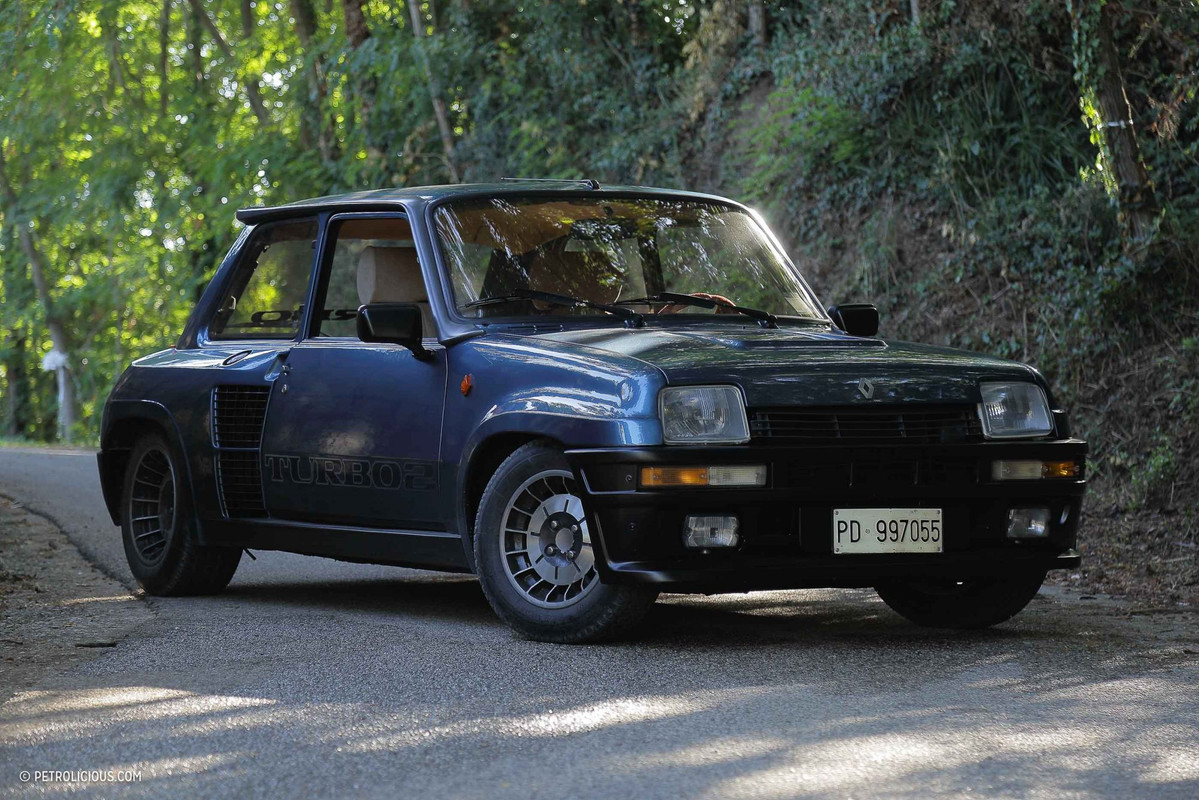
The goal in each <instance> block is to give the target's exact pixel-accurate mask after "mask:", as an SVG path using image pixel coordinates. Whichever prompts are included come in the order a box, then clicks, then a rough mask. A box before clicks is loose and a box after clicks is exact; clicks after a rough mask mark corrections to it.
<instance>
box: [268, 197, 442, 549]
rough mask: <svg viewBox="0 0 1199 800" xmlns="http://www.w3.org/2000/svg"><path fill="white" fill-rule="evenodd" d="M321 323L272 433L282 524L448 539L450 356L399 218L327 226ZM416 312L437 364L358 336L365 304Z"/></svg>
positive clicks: (360, 218) (297, 362)
mask: <svg viewBox="0 0 1199 800" xmlns="http://www.w3.org/2000/svg"><path fill="white" fill-rule="evenodd" d="M327 226H328V227H327V232H326V236H325V238H324V246H323V248H322V250H323V252H322V253H321V257H320V260H321V270H320V277H319V280H318V281H317V284H316V286H315V288H314V292H313V303H312V307H313V309H314V311H315V313H314V314H313V315H312V321H311V323H310V324H309V325H308V329H307V331H306V334H307V335H305V336H304V337H303V338H302V339H301V340H300V341H299V343H298V344H297V345H296V346H295V347H294V348H293V349H292V351H291V354H290V355H289V356H288V358H287V363H286V365H285V366H284V368H283V370H284V372H283V374H282V375H281V376H280V379H279V380H278V381H276V382H275V385H274V388H273V390H272V396H271V402H270V408H269V411H268V413H267V419H266V426H265V429H264V433H263V471H264V475H263V484H264V487H265V492H266V503H267V508H268V509H269V512H270V514H271V516H272V517H274V518H277V519H284V520H292V521H296V522H309V523H324V524H328V525H349V526H354V527H365V528H386V529H399V530H432V531H436V530H442V529H443V527H444V526H443V523H442V521H441V518H440V514H439V508H440V502H439V499H440V497H439V492H440V487H439V485H438V474H439V470H438V467H439V464H438V459H439V455H440V454H439V448H440V441H441V421H442V412H443V408H444V402H445V386H446V356H445V349H444V348H443V347H441V346H440V345H439V344H437V341H436V338H435V336H434V326H433V320H432V317H431V316H430V312H429V305H428V297H427V294H426V289H425V282H424V278H423V276H422V274H421V267H420V263H419V261H418V259H417V257H416V250H415V247H414V242H413V237H412V231H411V228H410V226H409V224H408V221H407V219H406V218H405V217H404V216H402V215H398V214H342V215H337V216H334V217H333V218H331V219H330V220H329V222H328V223H327ZM374 302H400V303H415V304H417V305H418V306H420V308H421V310H422V314H423V318H424V322H425V346H426V348H428V349H429V350H430V351H432V357H431V358H429V359H427V360H418V359H417V358H415V357H414V355H413V354H412V352H411V351H410V350H408V349H406V348H404V347H402V346H400V345H396V344H379V343H372V344H366V343H364V342H362V341H360V340H359V339H358V337H357V326H356V316H357V309H358V307H359V306H360V305H365V304H368V303H374Z"/></svg>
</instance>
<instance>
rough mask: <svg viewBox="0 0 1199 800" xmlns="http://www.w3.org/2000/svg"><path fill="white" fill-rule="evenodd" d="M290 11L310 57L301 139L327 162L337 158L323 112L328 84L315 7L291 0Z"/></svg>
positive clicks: (308, 1) (306, 0)
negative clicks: (319, 48) (318, 42)
mask: <svg viewBox="0 0 1199 800" xmlns="http://www.w3.org/2000/svg"><path fill="white" fill-rule="evenodd" d="M291 14H292V16H293V17H295V18H296V37H297V38H298V39H299V40H300V45H301V46H302V47H303V48H304V51H305V54H306V57H308V58H311V59H312V64H311V66H310V67H309V69H308V102H307V103H305V105H304V108H303V109H301V111H300V140H301V142H302V143H304V144H305V146H308V147H311V146H313V145H315V146H316V150H317V152H318V153H320V156H321V161H323V162H324V163H325V164H330V163H332V162H333V161H335V160H337V136H336V132H335V131H334V130H333V129H332V127H331V125H330V120H329V116H328V114H327V113H326V112H325V100H326V99H327V98H328V95H329V85H328V81H326V80H325V70H324V66H323V65H322V63H321V60H320V57H319V56H318V55H317V54H316V46H315V45H316V9H315V8H313V6H312V0H291Z"/></svg>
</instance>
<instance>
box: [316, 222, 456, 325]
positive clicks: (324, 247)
mask: <svg viewBox="0 0 1199 800" xmlns="http://www.w3.org/2000/svg"><path fill="white" fill-rule="evenodd" d="M323 216H324V220H323V221H322V223H321V233H320V238H319V239H318V245H317V250H318V254H317V255H318V260H317V267H316V273H315V275H314V280H313V281H312V292H311V296H310V297H309V303H308V307H309V310H310V312H311V311H313V310H315V309H316V307H317V300H318V299H319V300H320V305H321V306H322V307H323V306H324V303H325V298H326V297H327V296H328V293H329V280H330V279H331V278H332V277H333V276H332V269H333V248H334V247H335V246H336V238H335V237H334V236H333V234H332V232H333V228H334V226H335V225H340V224H341V223H342V222H346V221H349V220H360V219H402V220H405V221H406V222H407V223H408V228H409V231H410V232H411V234H412V243H413V246H414V247H416V251H417V253H416V258H417V263H418V264H420V269H421V280H423V281H424V282H425V292H426V294H432V293H431V292H430V289H429V276H428V274H427V271H426V268H425V264H424V259H422V258H421V255H420V247H419V243H418V242H417V241H416V237H417V235H418V232H417V231H416V229H415V227H413V224H412V216H411V215H410V214H409V213H408V212H407V211H405V210H399V209H397V210H389V211H335V212H331V213H329V214H325V215H323ZM322 310H323V308H322ZM430 316H432V318H433V326H434V330H436V329H437V315H436V314H433V313H432V303H430ZM319 323H320V320H319V319H318V318H317V316H316V314H314V313H309V314H308V319H307V320H306V324H305V325H304V327H303V328H302V329H301V333H302V334H303V335H302V336H301V337H300V339H299V341H300V342H304V343H308V344H313V343H316V344H322V343H328V344H333V343H337V342H357V341H359V339H358V337H357V336H319V335H318V334H319V333H320V325H319ZM437 338H438V337H437V335H436V334H435V335H433V336H425V337H424V341H425V342H429V341H430V340H433V341H436V340H437Z"/></svg>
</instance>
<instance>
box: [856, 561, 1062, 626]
mask: <svg viewBox="0 0 1199 800" xmlns="http://www.w3.org/2000/svg"><path fill="white" fill-rule="evenodd" d="M1044 581H1045V573H1043V572H1037V573H1032V574H1024V575H1012V576H1005V577H1001V578H972V579H969V580H962V581H951V580H944V581H938V580H919V581H893V582H890V583H885V584H879V585H878V586H876V587H875V591H876V592H878V596H879V597H881V598H882V599H883V602H884V603H886V604H887V605H888V606H890V607H891V610H893V611H895V612H896V613H898V614H900V615H902V616H904V617H907V618H908V619H909V620H911V621H912V622H914V623H916V624H917V625H924V626H926V627H929V628H961V629H969V628H988V627H990V626H992V625H998V624H999V623H1001V622H1004V621H1006V620H1009V619H1011V618H1012V617H1014V616H1016V615H1017V614H1019V613H1020V612H1021V611H1022V610H1024V607H1025V606H1027V605H1028V604H1029V602H1030V601H1031V600H1032V599H1033V597H1035V596H1036V594H1037V590H1038V589H1040V588H1041V584H1042V583H1044Z"/></svg>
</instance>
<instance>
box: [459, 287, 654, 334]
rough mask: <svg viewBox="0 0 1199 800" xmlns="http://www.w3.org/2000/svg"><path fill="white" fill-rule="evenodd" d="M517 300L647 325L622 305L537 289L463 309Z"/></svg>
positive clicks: (473, 303) (482, 300) (486, 299)
mask: <svg viewBox="0 0 1199 800" xmlns="http://www.w3.org/2000/svg"><path fill="white" fill-rule="evenodd" d="M517 300H540V301H541V302H543V303H552V304H553V305H557V306H567V307H569V308H579V307H583V308H594V309H595V310H597V311H607V312H608V313H609V314H615V315H617V316H618V317H624V318H625V319H626V320H628V321H630V322H632V323H633V324H634V325H635V326H636V327H638V328H640V327H641V326H642V325H644V324H645V318H644V317H642V316H641V314H638V313H637V312H636V311H634V310H633V309H631V308H625V307H624V306H622V305H608V304H607V303H596V302H594V301H592V300H584V299H583V298H581V297H571V296H570V295H568V294H555V293H554V292H539V291H537V290H536V289H516V290H514V291H513V292H512V294H505V295H498V296H495V297H481V298H479V299H478V300H472V301H471V302H469V303H465V304H463V305H462V306H461V308H462V309H464V310H465V309H468V308H481V307H483V306H495V305H500V304H501V303H513V302H515V301H517Z"/></svg>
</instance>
